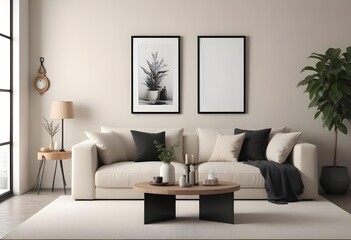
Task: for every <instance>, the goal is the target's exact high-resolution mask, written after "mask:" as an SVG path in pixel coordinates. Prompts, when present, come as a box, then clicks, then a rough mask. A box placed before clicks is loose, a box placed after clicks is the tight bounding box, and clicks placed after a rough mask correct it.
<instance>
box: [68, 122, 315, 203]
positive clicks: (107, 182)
mask: <svg viewBox="0 0 351 240" xmlns="http://www.w3.org/2000/svg"><path fill="white" fill-rule="evenodd" d="M131 129H132V128H131ZM131 129H125V128H111V127H102V132H108V131H114V132H116V133H118V134H119V135H120V136H121V139H122V142H123V145H124V148H125V150H126V155H127V158H128V160H129V161H121V162H116V163H112V164H108V165H102V166H101V164H100V163H99V160H98V154H97V147H96V145H95V143H93V142H92V141H91V140H85V141H83V142H80V143H78V144H76V145H74V146H73V148H72V172H73V173H72V195H73V198H74V199H76V200H93V199H141V198H143V194H142V193H140V192H136V191H134V190H133V189H132V188H133V185H134V184H135V183H137V182H141V181H149V180H151V179H152V177H153V176H157V175H159V170H160V166H161V164H162V163H161V162H138V163H136V162H134V161H133V160H134V159H135V157H136V149H135V146H134V142H133V138H132V136H131V134H130V130H131ZM133 130H138V131H144V132H153V133H156V132H160V131H165V132H166V142H167V141H172V142H175V141H180V142H181V147H179V148H178V150H177V151H178V152H177V153H176V155H177V160H176V161H174V162H172V164H173V165H174V167H175V172H176V180H178V179H179V177H180V175H182V174H184V173H185V166H184V161H183V157H182V156H183V155H184V154H185V153H187V154H189V155H194V158H195V159H197V160H198V161H200V162H201V163H200V164H199V167H198V171H199V181H200V182H201V181H202V180H203V179H204V178H206V176H207V175H208V173H209V172H210V171H211V172H212V173H214V174H215V175H216V177H218V178H219V179H220V180H223V181H231V182H236V183H239V184H240V185H241V189H240V191H238V192H236V193H235V198H236V199H267V194H266V191H265V188H264V179H263V177H262V176H261V173H260V171H259V169H258V168H256V167H253V166H250V165H247V164H243V163H241V162H207V161H206V156H205V155H206V153H205V152H206V151H207V152H208V151H209V149H208V148H209V147H207V145H206V149H204V146H203V144H202V143H203V141H204V140H203V139H201V138H199V136H198V134H197V133H196V131H195V130H194V131H187V132H184V133H183V129H176V128H172V129H171V128H168V129H137V128H133ZM280 130H281V129H272V132H271V135H272V134H274V133H275V132H277V131H280ZM209 131H212V132H220V133H222V134H233V129H209ZM202 138H203V137H202ZM270 138H271V136H270ZM206 141H207V140H206ZM209 141H210V145H211V144H212V143H211V141H212V142H214V140H213V139H209ZM206 144H208V143H206ZM199 145H200V147H199ZM201 145H202V147H201ZM201 148H202V149H201ZM288 161H290V162H291V163H292V164H293V165H294V166H295V167H296V168H298V169H299V171H300V173H301V177H302V181H303V183H304V186H305V188H304V193H303V194H302V195H301V196H300V198H301V199H314V198H316V197H317V195H318V192H317V190H318V176H317V149H316V146H315V145H313V144H310V143H303V142H299V143H297V144H296V145H295V146H294V148H293V150H292V151H291V154H290V155H289V159H288Z"/></svg>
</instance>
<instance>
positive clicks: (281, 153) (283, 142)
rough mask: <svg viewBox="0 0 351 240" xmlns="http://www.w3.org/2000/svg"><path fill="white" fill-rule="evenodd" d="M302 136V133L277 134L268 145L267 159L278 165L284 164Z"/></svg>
mask: <svg viewBox="0 0 351 240" xmlns="http://www.w3.org/2000/svg"><path fill="white" fill-rule="evenodd" d="M300 135H301V132H292V133H276V134H275V135H274V136H273V137H272V139H271V141H270V142H269V143H268V146H267V151H266V156H267V159H268V160H270V161H274V162H277V163H284V162H285V161H286V159H287V157H288V156H289V154H290V152H291V150H292V149H293V147H294V146H295V144H296V143H297V141H298V139H299V137H300Z"/></svg>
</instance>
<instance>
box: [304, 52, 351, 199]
mask: <svg viewBox="0 0 351 240" xmlns="http://www.w3.org/2000/svg"><path fill="white" fill-rule="evenodd" d="M309 58H313V59H317V60H318V62H317V63H316V66H315V67H312V66H307V67H305V68H303V69H302V70H301V72H304V71H312V72H313V73H312V74H310V75H308V76H306V77H305V79H304V80H302V81H300V82H299V84H298V85H297V86H298V87H299V86H306V90H305V92H306V93H308V94H309V98H310V101H311V102H310V104H309V108H311V107H316V108H317V112H316V114H315V116H314V118H315V119H316V118H318V117H319V116H321V118H322V122H323V127H325V128H327V129H328V130H329V131H333V132H334V136H335V141H334V142H335V143H334V158H333V166H323V167H322V173H321V177H320V185H321V187H322V188H323V190H324V191H325V192H326V193H329V194H343V193H345V192H346V191H347V190H348V189H349V185H350V178H349V176H348V170H347V168H346V167H343V166H338V165H337V146H338V133H339V132H342V133H343V134H347V132H348V131H347V127H346V125H345V124H344V122H345V120H346V121H350V122H351V47H348V48H346V52H344V53H341V49H339V48H329V49H328V50H327V51H326V52H325V54H318V53H312V55H311V56H310V57H309Z"/></svg>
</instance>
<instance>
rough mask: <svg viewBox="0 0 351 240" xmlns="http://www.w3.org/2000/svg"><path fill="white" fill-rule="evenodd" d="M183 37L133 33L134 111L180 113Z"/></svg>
mask: <svg viewBox="0 0 351 240" xmlns="http://www.w3.org/2000/svg"><path fill="white" fill-rule="evenodd" d="M179 42H180V36H132V113H179V112H180V106H179V105H180V100H179V83H180V80H179V75H180V70H179V65H180V64H179V62H180V60H179Z"/></svg>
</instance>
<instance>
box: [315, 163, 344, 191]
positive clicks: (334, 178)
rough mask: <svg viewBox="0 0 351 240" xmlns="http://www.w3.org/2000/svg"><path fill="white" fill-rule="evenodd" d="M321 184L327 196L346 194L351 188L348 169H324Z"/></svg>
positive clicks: (327, 167) (329, 167)
mask: <svg viewBox="0 0 351 240" xmlns="http://www.w3.org/2000/svg"><path fill="white" fill-rule="evenodd" d="M319 183H320V185H321V187H322V189H323V190H324V192H325V193H327V194H335V195H336V194H345V193H346V191H347V190H349V187H350V178H349V174H348V170H347V167H342V166H336V167H333V166H324V167H322V173H321V176H320V178H319Z"/></svg>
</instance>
